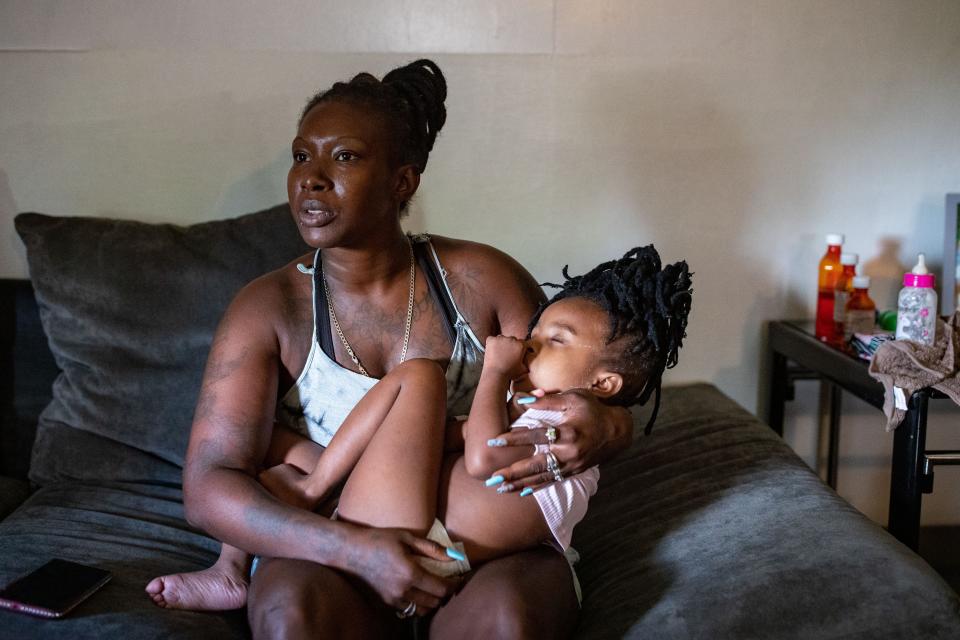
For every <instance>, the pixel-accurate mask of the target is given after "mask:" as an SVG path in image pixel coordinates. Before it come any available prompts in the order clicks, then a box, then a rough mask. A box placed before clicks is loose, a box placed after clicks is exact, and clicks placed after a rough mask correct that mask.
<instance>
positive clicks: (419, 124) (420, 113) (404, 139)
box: [298, 59, 447, 210]
mask: <svg viewBox="0 0 960 640" xmlns="http://www.w3.org/2000/svg"><path fill="white" fill-rule="evenodd" d="M446 99H447V81H446V79H445V78H444V77H443V73H442V72H441V71H440V67H438V66H437V65H436V64H435V63H434V62H433V61H432V60H425V59H423V60H417V61H415V62H411V63H410V64H408V65H405V66H402V67H398V68H396V69H394V70H393V71H391V72H389V73H388V74H387V75H385V76H384V77H383V80H378V79H377V78H376V77H375V76H373V75H371V74H369V73H359V74H357V75H355V76H354V77H353V78H352V79H350V80H349V81H348V82H337V83H335V84H334V85H333V86H332V87H330V88H329V89H325V90H322V91H319V92H318V93H316V94H315V95H314V96H313V97H312V98H310V100H309V101H308V102H307V105H306V106H305V107H304V109H303V113H302V114H301V115H300V121H299V123H298V124H300V123H302V122H303V119H304V118H306V116H307V114H308V113H309V112H310V110H311V109H313V108H314V107H315V106H317V105H318V104H321V103H325V102H334V101H336V102H348V103H351V104H356V105H358V106H361V107H366V108H368V109H371V110H373V111H374V112H376V113H377V114H378V115H380V116H382V117H383V119H384V122H385V123H386V125H387V127H388V129H389V131H390V136H391V138H392V143H393V145H392V147H393V153H394V154H395V159H396V160H397V161H398V162H399V164H412V165H413V166H414V167H416V170H417V173H423V171H424V169H426V168H427V157H428V156H429V155H430V151H431V150H432V149H433V143H434V142H435V141H436V139H437V134H438V133H439V132H440V129H441V128H442V127H443V124H444V122H446V120H447V109H446V107H445V106H444V101H445V100H446ZM406 205H407V203H403V205H402V206H401V210H403V209H405V208H406Z"/></svg>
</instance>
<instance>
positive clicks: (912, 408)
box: [887, 390, 930, 551]
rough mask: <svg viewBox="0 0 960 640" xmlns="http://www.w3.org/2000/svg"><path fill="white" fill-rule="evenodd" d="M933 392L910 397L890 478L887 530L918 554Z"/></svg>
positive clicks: (897, 435) (895, 439)
mask: <svg viewBox="0 0 960 640" xmlns="http://www.w3.org/2000/svg"><path fill="white" fill-rule="evenodd" d="M929 397H930V392H929V391H927V390H920V391H918V392H916V393H914V394H913V395H912V396H910V403H909V405H908V410H907V415H906V416H905V417H904V419H903V422H902V423H901V424H900V426H899V427H897V429H896V431H894V432H893V464H892V469H891V477H890V516H889V520H888V522H887V530H888V531H889V532H890V533H892V534H893V536H894V537H895V538H896V539H897V540H899V541H900V542H902V543H903V544H905V545H907V546H908V547H910V548H911V549H913V550H914V551H916V550H917V547H918V546H919V535H920V503H921V498H922V497H923V493H922V489H923V485H922V482H921V477H920V475H921V473H922V471H923V454H924V450H925V448H926V439H927V400H928V399H929Z"/></svg>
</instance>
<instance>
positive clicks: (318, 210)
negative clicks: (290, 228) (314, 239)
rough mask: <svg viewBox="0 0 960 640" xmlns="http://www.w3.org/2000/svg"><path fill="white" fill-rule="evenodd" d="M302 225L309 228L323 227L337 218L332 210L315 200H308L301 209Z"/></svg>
mask: <svg viewBox="0 0 960 640" xmlns="http://www.w3.org/2000/svg"><path fill="white" fill-rule="evenodd" d="M299 216H300V223H301V224H302V225H304V226H309V227H322V226H324V225H325V224H328V223H329V222H330V221H331V220H333V219H334V218H335V217H336V214H335V213H334V212H333V210H332V209H330V208H329V207H327V206H326V205H324V204H322V203H320V202H317V201H315V200H307V201H306V202H304V203H303V205H302V206H301V207H300V213H299Z"/></svg>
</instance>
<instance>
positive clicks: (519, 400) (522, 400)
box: [517, 396, 537, 404]
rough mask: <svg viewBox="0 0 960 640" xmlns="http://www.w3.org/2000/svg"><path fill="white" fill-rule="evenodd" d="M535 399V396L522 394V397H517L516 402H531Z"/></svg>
mask: <svg viewBox="0 0 960 640" xmlns="http://www.w3.org/2000/svg"><path fill="white" fill-rule="evenodd" d="M536 401H537V397H536V396H523V397H522V398H517V404H533V403H534V402H536Z"/></svg>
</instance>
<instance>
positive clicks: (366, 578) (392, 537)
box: [342, 527, 460, 616]
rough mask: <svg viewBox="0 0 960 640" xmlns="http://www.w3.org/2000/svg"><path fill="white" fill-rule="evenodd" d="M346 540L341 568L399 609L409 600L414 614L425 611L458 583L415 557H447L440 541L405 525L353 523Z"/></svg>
mask: <svg viewBox="0 0 960 640" xmlns="http://www.w3.org/2000/svg"><path fill="white" fill-rule="evenodd" d="M349 544H350V547H349V550H348V551H347V554H348V557H347V558H345V563H344V566H343V567H342V569H343V570H344V571H346V572H348V573H351V574H353V575H355V576H357V577H358V578H360V579H361V580H362V581H363V582H365V583H366V584H367V586H369V587H370V588H371V589H373V590H374V591H375V592H376V593H377V595H378V596H379V597H380V599H381V600H383V602H384V603H385V604H386V605H387V606H388V607H391V608H393V609H397V610H398V611H403V610H404V609H405V608H406V607H407V606H408V605H409V604H410V603H411V602H412V603H414V604H415V605H417V608H416V612H415V614H416V615H418V616H423V615H427V614H429V613H431V612H432V611H434V610H435V609H436V608H437V607H439V606H440V605H441V604H442V603H443V602H444V601H445V600H446V599H447V598H449V597H450V596H451V595H452V594H453V593H454V591H455V590H456V587H457V586H458V585H459V583H460V581H459V580H457V579H448V578H441V577H439V576H435V575H433V574H432V573H430V572H429V571H427V570H426V569H424V568H423V567H422V566H420V563H419V562H417V558H418V557H427V558H432V559H434V560H441V561H450V558H449V556H447V554H446V550H445V549H444V547H443V545H440V544H438V543H436V542H433V541H432V540H426V539H423V538H418V537H416V536H415V535H413V534H412V533H410V532H409V531H406V530H404V529H376V528H367V527H356V531H355V535H351V536H350V537H349Z"/></svg>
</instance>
